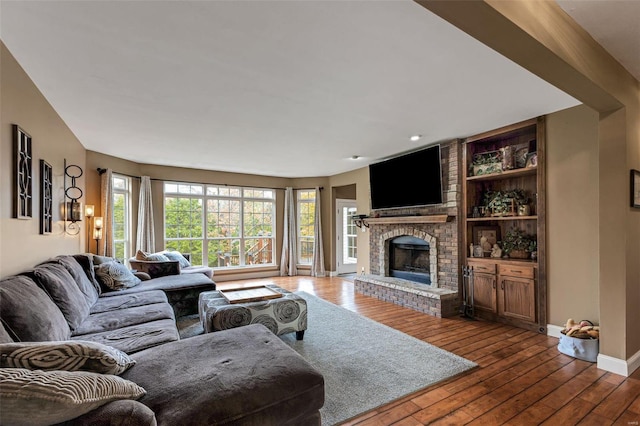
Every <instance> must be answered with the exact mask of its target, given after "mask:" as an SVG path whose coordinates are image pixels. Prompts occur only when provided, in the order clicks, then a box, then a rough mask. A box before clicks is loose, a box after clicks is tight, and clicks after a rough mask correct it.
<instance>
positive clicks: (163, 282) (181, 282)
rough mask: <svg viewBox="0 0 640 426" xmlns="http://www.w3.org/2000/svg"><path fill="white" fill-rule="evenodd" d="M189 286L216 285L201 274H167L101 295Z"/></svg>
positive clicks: (177, 288) (212, 288)
mask: <svg viewBox="0 0 640 426" xmlns="http://www.w3.org/2000/svg"><path fill="white" fill-rule="evenodd" d="M190 288H200V289H202V291H205V290H215V289H216V285H215V283H214V282H213V281H211V280H210V279H209V278H207V277H206V276H205V275H203V274H188V275H167V276H165V277H159V278H153V279H151V280H148V281H142V282H141V283H140V284H139V285H137V286H136V287H132V288H127V289H123V290H118V291H110V292H105V293H103V294H102V297H108V296H114V295H117V294H131V293H138V292H141V291H149V290H162V291H165V292H170V291H180V290H186V289H190Z"/></svg>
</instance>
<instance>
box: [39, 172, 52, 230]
mask: <svg viewBox="0 0 640 426" xmlns="http://www.w3.org/2000/svg"><path fill="white" fill-rule="evenodd" d="M52 230H53V169H52V168H51V165H50V164H49V163H47V162H46V161H44V160H40V233H41V234H50V233H51V232H52Z"/></svg>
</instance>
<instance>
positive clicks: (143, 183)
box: [136, 176, 156, 253]
mask: <svg viewBox="0 0 640 426" xmlns="http://www.w3.org/2000/svg"><path fill="white" fill-rule="evenodd" d="M136 247H137V249H138V250H142V251H144V252H151V253H152V252H154V251H155V248H156V240H155V235H154V230H153V201H152V199H151V178H150V177H149V176H142V177H141V178H140V202H139V205H138V232H137V240H136Z"/></svg>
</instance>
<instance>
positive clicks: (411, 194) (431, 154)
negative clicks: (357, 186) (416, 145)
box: [369, 145, 442, 210]
mask: <svg viewBox="0 0 640 426" xmlns="http://www.w3.org/2000/svg"><path fill="white" fill-rule="evenodd" d="M369 183H370V184H371V209H372V210H379V209H393V208H400V207H416V206H426V205H432V204H440V203H442V170H441V166H440V145H434V146H431V147H428V148H425V149H422V150H420V151H415V152H411V153H409V154H405V155H401V156H399V157H395V158H391V159H388V160H385V161H381V162H379V163H374V164H371V165H370V166H369Z"/></svg>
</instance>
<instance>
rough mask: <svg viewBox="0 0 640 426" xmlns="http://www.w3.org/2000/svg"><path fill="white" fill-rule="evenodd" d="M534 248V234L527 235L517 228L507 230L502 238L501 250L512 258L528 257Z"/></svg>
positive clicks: (535, 244)
mask: <svg viewBox="0 0 640 426" xmlns="http://www.w3.org/2000/svg"><path fill="white" fill-rule="evenodd" d="M536 248H537V240H536V236H535V235H527V234H525V232H524V231H523V230H522V229H519V228H513V229H510V230H509V231H507V233H506V234H505V236H504V238H503V240H502V251H503V252H504V253H505V254H507V255H508V256H509V257H510V258H512V259H528V258H529V256H530V255H531V252H532V251H535V250H536Z"/></svg>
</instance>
